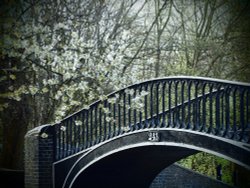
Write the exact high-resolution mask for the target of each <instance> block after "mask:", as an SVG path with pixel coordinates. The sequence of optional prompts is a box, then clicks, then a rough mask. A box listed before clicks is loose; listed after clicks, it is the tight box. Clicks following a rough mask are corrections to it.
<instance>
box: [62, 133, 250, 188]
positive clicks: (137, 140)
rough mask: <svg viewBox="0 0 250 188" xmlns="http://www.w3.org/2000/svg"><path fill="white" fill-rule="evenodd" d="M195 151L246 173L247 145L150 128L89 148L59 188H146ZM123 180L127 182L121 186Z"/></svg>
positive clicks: (209, 136) (249, 156) (194, 134)
mask: <svg viewBox="0 0 250 188" xmlns="http://www.w3.org/2000/svg"><path fill="white" fill-rule="evenodd" d="M199 151H203V152H207V153H211V154H214V155H216V156H219V157H222V158H225V159H228V160H230V161H232V162H234V163H237V164H239V165H241V166H243V167H245V168H247V169H250V161H249V158H250V148H249V144H244V143H242V142H238V141H233V140H229V139H226V138H222V137H218V136H214V135H209V134H206V133H202V132H196V131H191V130H185V129H176V128H151V129H144V130H138V131H134V132H129V133H126V134H123V135H120V136H117V137H115V138H113V139H110V140H107V141H105V142H103V143H100V144H98V145H96V146H93V147H92V148H90V150H89V151H88V152H86V153H84V154H83V155H82V156H81V157H79V159H78V160H77V161H76V162H75V163H74V165H73V166H72V168H71V169H70V171H69V173H68V175H67V177H66V179H65V181H64V184H63V187H65V188H66V187H72V188H76V187H78V186H77V185H78V184H81V183H82V182H84V184H85V186H87V185H88V184H89V185H90V186H91V187H100V186H103V185H104V184H106V185H105V186H106V187H109V186H110V185H111V186H112V185H116V187H128V186H130V187H131V186H133V185H136V187H147V186H149V184H150V183H151V182H152V180H153V179H154V177H155V176H156V175H157V174H158V173H159V172H160V171H161V170H162V169H163V168H165V167H166V166H168V165H170V164H172V163H174V162H176V161H178V160H180V159H182V158H184V157H187V156H189V155H192V154H195V153H196V152H199ZM150 159H151V161H150ZM110 161H112V167H111V166H110V167H111V168H109V165H111V162H110ZM128 161H129V162H128ZM131 162H132V163H131ZM150 162H151V163H150ZM130 163H131V164H130ZM143 165H144V166H143ZM145 165H146V166H145ZM100 169H102V170H100ZM110 169H112V171H110ZM98 171H99V173H98ZM108 173H110V174H108ZM129 174H130V175H129ZM128 175H129V176H128ZM92 176H94V177H95V179H94V181H92V179H91V178H92ZM114 176H115V177H116V178H117V179H116V180H114ZM108 177H112V180H111V179H109V178H108ZM125 177H129V178H128V179H127V178H126V182H123V181H122V180H123V179H122V178H125ZM145 177H147V178H146V180H147V181H146V180H145ZM142 180H143V181H142ZM121 182H122V183H121ZM118 184H119V186H118ZM121 184H122V185H121ZM133 187H135V186H133Z"/></svg>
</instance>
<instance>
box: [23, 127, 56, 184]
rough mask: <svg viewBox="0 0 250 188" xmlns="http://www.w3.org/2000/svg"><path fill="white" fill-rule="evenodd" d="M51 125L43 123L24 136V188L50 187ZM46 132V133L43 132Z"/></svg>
mask: <svg viewBox="0 0 250 188" xmlns="http://www.w3.org/2000/svg"><path fill="white" fill-rule="evenodd" d="M52 131H53V127H52V126H51V125H43V126H40V127H37V128H35V129H32V130H31V131H29V132H28V133H27V134H26V136H25V148H24V152H25V158H24V171H25V175H24V176H25V188H52V187H53V179H52V164H53V156H54V155H53V137H52V135H53V134H52V133H53V132H52ZM45 132H46V133H45Z"/></svg>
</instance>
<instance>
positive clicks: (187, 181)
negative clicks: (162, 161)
mask: <svg viewBox="0 0 250 188" xmlns="http://www.w3.org/2000/svg"><path fill="white" fill-rule="evenodd" d="M211 187H216V188H232V187H231V186H229V185H227V184H225V183H222V182H220V181H217V180H215V179H212V178H210V177H207V176H204V175H202V174H199V173H196V172H194V171H191V170H189V169H186V168H183V167H181V166H179V165H176V164H174V165H171V166H169V167H167V168H166V169H164V170H163V171H162V172H161V173H160V174H159V175H158V176H157V177H156V178H155V179H154V181H153V182H152V184H151V186H150V188H211Z"/></svg>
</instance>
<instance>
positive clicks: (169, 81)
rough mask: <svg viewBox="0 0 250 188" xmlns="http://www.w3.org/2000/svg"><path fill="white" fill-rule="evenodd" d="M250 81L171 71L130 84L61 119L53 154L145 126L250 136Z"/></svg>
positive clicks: (65, 153)
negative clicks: (179, 74)
mask: <svg viewBox="0 0 250 188" xmlns="http://www.w3.org/2000/svg"><path fill="white" fill-rule="evenodd" d="M249 108H250V84H247V83H240V82H229V81H224V80H218V79H210V78H200V77H169V78H163V79H155V80H150V81H146V82H142V83H139V84H135V85H131V86H129V87H127V88H125V89H122V90H120V91H117V92H114V93H112V94H110V95H108V96H107V97H104V98H103V99H102V100H99V101H97V102H95V103H93V104H91V105H90V106H89V107H88V108H86V109H83V110H80V111H79V112H77V113H75V114H73V115H71V116H69V117H67V118H65V119H63V120H62V121H61V122H60V123H58V124H56V125H54V127H55V135H54V138H55V160H59V159H63V158H65V157H67V156H69V155H72V154H75V153H77V152H79V151H82V150H84V149H87V148H89V147H91V146H93V145H96V144H98V143H100V142H103V141H105V140H108V139H110V138H113V137H116V136H118V135H121V134H124V133H126V132H132V131H136V130H141V129H145V128H168V127H171V128H176V129H189V130H194V131H198V132H204V133H207V134H213V135H216V136H220V137H224V138H228V139H232V140H236V141H240V142H246V143H249V142H250V131H249V130H250V111H249Z"/></svg>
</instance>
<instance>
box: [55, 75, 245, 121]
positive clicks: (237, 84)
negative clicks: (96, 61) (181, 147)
mask: <svg viewBox="0 0 250 188" xmlns="http://www.w3.org/2000/svg"><path fill="white" fill-rule="evenodd" d="M171 80H194V81H195V80H196V81H207V82H216V83H222V84H229V85H234V86H242V87H250V83H247V82H239V81H230V80H224V79H218V78H210V77H201V76H169V77H160V78H154V79H149V80H145V81H142V82H138V83H134V84H131V85H128V86H127V87H124V88H122V89H120V90H117V91H114V92H111V93H109V94H107V95H106V97H107V98H109V97H111V96H113V95H115V94H117V93H120V92H122V91H124V90H125V89H130V88H133V87H136V86H138V85H142V84H146V83H150V82H157V81H171ZM101 101H102V100H100V99H99V100H96V101H94V102H93V103H91V104H90V105H88V106H89V107H91V106H94V105H95V104H97V103H100V102H101ZM84 110H88V109H86V108H82V109H80V110H78V111H77V112H75V113H72V114H71V115H68V116H66V117H65V118H63V119H62V120H61V121H60V122H62V121H64V120H66V119H68V118H70V117H72V116H74V115H75V114H77V113H79V112H82V111H84ZM60 122H59V123H60ZM55 124H58V123H55Z"/></svg>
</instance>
